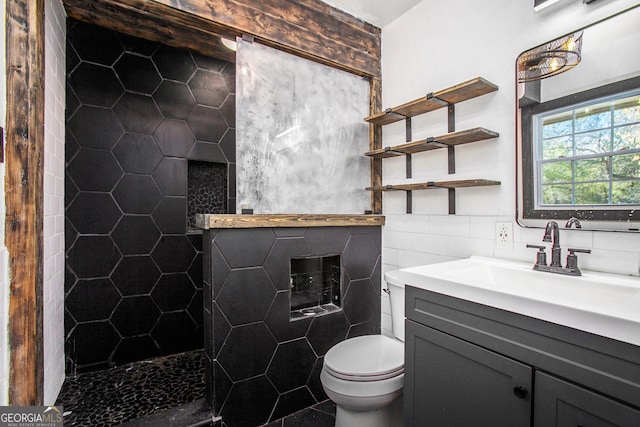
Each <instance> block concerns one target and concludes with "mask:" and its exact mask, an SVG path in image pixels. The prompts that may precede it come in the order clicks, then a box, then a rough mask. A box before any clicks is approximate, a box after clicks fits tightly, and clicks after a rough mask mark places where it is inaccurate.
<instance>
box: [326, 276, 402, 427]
mask: <svg viewBox="0 0 640 427" xmlns="http://www.w3.org/2000/svg"><path fill="white" fill-rule="evenodd" d="M385 282H386V283H387V286H388V290H389V298H390V300H391V316H392V329H393V333H394V336H395V339H394V338H391V337H388V336H385V335H365V336H360V337H355V338H350V339H348V340H345V341H342V342H340V343H338V344H336V345H335V346H333V347H332V348H330V349H329V351H328V352H327V354H326V355H325V357H324V364H323V367H322V371H321V373H320V381H321V382H322V387H323V388H324V390H325V392H326V393H327V396H328V397H329V399H331V400H332V401H333V402H334V403H335V404H336V427H395V426H402V387H403V385H404V343H403V341H404V285H403V284H402V283H401V282H400V281H399V280H398V272H397V271H392V272H389V273H386V274H385Z"/></svg>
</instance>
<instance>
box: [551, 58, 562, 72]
mask: <svg viewBox="0 0 640 427" xmlns="http://www.w3.org/2000/svg"><path fill="white" fill-rule="evenodd" d="M549 68H550V69H551V71H555V70H557V69H558V68H560V63H558V58H551V60H550V61H549Z"/></svg>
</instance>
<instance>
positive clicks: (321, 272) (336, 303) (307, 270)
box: [289, 255, 342, 320]
mask: <svg viewBox="0 0 640 427" xmlns="http://www.w3.org/2000/svg"><path fill="white" fill-rule="evenodd" d="M290 267H291V268H290V271H291V277H290V291H291V295H290V298H289V303H290V304H289V305H290V320H297V319H303V318H305V317H310V316H318V315H322V314H327V313H333V312H335V311H338V310H340V309H341V308H340V307H341V302H342V301H341V294H340V283H341V279H340V278H341V271H340V255H329V256H317V257H306V258H291V259H290Z"/></svg>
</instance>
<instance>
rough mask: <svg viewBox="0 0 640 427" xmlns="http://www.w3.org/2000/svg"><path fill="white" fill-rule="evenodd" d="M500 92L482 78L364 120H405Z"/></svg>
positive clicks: (389, 109) (383, 123)
mask: <svg viewBox="0 0 640 427" xmlns="http://www.w3.org/2000/svg"><path fill="white" fill-rule="evenodd" d="M496 90H498V86H496V85H494V84H493V83H490V82H488V81H487V80H485V79H483V78H482V77H476V78H475V79H472V80H469V81H467V82H464V83H461V84H459V85H455V86H452V87H450V88H447V89H444V90H441V91H439V92H435V93H430V94H428V95H427V96H424V97H422V98H418V99H415V100H413V101H410V102H407V103H405V104H402V105H399V106H397V107H393V108H388V109H387V110H385V111H382V112H380V113H377V114H374V115H372V116H369V117H366V118H365V119H364V120H365V121H367V122H369V123H373V124H378V125H387V124H389V123H394V122H398V121H400V120H404V119H406V118H407V117H413V116H417V115H420V114H424V113H428V112H429V111H433V110H437V109H439V108H443V107H446V106H448V105H450V104H456V103H458V102H462V101H466V100H468V99H472V98H476V97H478V96H482V95H485V94H487V93H490V92H494V91H496Z"/></svg>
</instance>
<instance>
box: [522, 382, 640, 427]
mask: <svg viewBox="0 0 640 427" xmlns="http://www.w3.org/2000/svg"><path fill="white" fill-rule="evenodd" d="M535 384H536V388H535V390H536V391H535V402H536V404H535V412H534V417H533V419H534V426H536V427H554V426H557V427H564V426H572V427H573V426H589V427H610V426H620V427H626V426H628V427H637V426H640V411H638V410H636V409H634V408H631V407H629V406H626V405H623V404H621V403H618V402H616V401H614V400H611V399H609V398H607V397H604V396H601V395H599V394H597V393H594V392H592V391H590V390H587V389H584V388H582V387H579V386H576V385H574V384H571V383H569V382H566V381H564V380H561V379H559V378H556V377H553V376H551V375H547V374H545V373H543V372H536V375H535Z"/></svg>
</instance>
